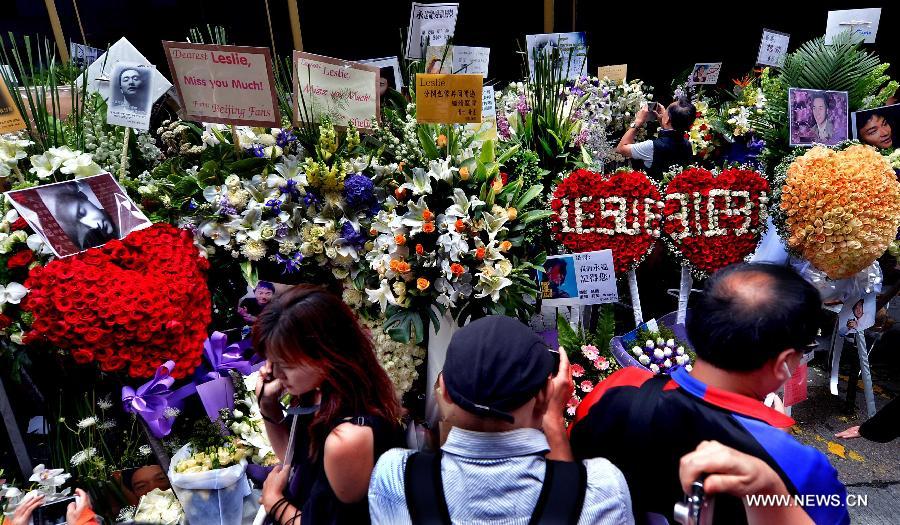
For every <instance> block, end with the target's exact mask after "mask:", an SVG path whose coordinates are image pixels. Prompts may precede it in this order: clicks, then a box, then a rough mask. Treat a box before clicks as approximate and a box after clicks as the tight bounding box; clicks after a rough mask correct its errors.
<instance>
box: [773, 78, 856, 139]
mask: <svg viewBox="0 0 900 525" xmlns="http://www.w3.org/2000/svg"><path fill="white" fill-rule="evenodd" d="M788 101H789V110H790V111H789V114H788V118H789V120H790V123H789V124H790V144H791V146H811V145H813V144H824V145H826V146H834V145H836V144H840V143H841V142H843V141H845V140H847V136H848V127H849V126H848V119H849V114H848V102H847V92H846V91H820V90H816V89H798V88H790V89H789V90H788Z"/></svg>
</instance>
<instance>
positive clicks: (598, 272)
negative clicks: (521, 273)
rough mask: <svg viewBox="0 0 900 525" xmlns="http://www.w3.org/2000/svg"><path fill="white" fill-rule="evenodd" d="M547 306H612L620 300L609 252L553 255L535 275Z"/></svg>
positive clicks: (610, 251) (611, 257)
mask: <svg viewBox="0 0 900 525" xmlns="http://www.w3.org/2000/svg"><path fill="white" fill-rule="evenodd" d="M538 281H539V284H540V290H541V298H542V299H543V304H544V305H546V306H570V305H586V304H601V303H614V302H616V301H618V300H619V293H618V290H617V289H616V272H615V265H614V264H613V256H612V250H600V251H595V252H583V253H575V254H570V255H554V256H552V257H547V260H546V262H544V274H543V275H539V276H538Z"/></svg>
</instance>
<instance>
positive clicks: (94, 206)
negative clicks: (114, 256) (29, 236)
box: [6, 173, 151, 257]
mask: <svg viewBox="0 0 900 525" xmlns="http://www.w3.org/2000/svg"><path fill="white" fill-rule="evenodd" d="M6 196H7V198H8V199H9V200H10V201H11V202H12V204H13V206H15V208H16V210H17V211H18V212H19V214H20V215H21V216H22V217H23V218H24V219H25V220H26V221H27V222H28V224H29V225H30V226H31V227H32V228H33V229H34V231H35V232H37V233H38V234H39V235H40V236H41V237H42V238H43V239H44V241H45V242H46V243H47V244H48V245H49V246H50V248H51V249H52V250H53V253H54V254H55V255H56V256H58V257H67V256H69V255H74V254H76V253H79V252H82V251H84V250H87V249H88V248H96V247H98V246H103V245H104V244H106V243H107V242H108V241H111V240H113V239H122V238H124V237H125V236H126V235H128V234H129V233H131V232H133V231H135V230H140V229H143V228H147V227H148V226H150V225H151V222H150V220H149V219H148V218H147V217H146V216H145V215H144V213H143V212H141V210H140V209H138V207H137V206H136V205H135V204H134V202H132V201H131V199H130V198H129V197H128V194H127V193H126V192H125V190H124V189H122V187H121V186H119V184H118V183H117V182H116V180H115V179H113V177H112V175H110V174H109V173H103V174H100V175H95V176H93V177H85V178H83V179H78V180H72V181H66V182H58V183H56V184H48V185H46V186H39V187H36V188H28V189H24V190H18V191H11V192H9V193H7V194H6Z"/></svg>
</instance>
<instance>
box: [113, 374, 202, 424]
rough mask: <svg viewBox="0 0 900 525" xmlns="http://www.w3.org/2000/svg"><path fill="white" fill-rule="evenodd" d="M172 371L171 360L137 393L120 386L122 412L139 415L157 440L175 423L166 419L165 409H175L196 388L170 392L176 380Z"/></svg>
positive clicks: (168, 417)
mask: <svg viewBox="0 0 900 525" xmlns="http://www.w3.org/2000/svg"><path fill="white" fill-rule="evenodd" d="M174 368H175V362H174V361H166V362H165V363H163V364H162V365H160V367H159V368H157V369H156V373H155V374H154V375H153V379H151V380H150V381H148V382H146V383H144V384H143V385H141V386H139V387H138V389H137V390H135V389H133V388H131V387H130V386H123V387H122V404H123V405H124V408H125V411H126V412H131V413H132V414H135V415H138V416H140V417H141V419H143V420H144V421H145V422H146V423H147V426H148V427H149V428H150V432H151V433H152V434H153V435H154V436H155V437H157V438H161V437H164V436H167V435H168V434H169V432H171V431H172V424H173V423H174V422H175V417H174V416H167V415H166V410H167V409H169V408H178V406H177V405H178V403H179V402H180V401H181V400H182V399H184V398H185V397H187V396H188V395H190V394H191V392H192V391H195V390H196V388H197V387H196V386H195V385H188V386H187V387H182V388H179V389H178V390H176V391H175V392H172V391H171V388H172V385H173V384H174V383H175V378H173V377H172V370H173V369H174Z"/></svg>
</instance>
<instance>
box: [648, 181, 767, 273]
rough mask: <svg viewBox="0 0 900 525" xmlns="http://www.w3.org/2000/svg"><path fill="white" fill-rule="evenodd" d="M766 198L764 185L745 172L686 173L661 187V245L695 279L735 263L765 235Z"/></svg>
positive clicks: (749, 251) (765, 185)
mask: <svg viewBox="0 0 900 525" xmlns="http://www.w3.org/2000/svg"><path fill="white" fill-rule="evenodd" d="M768 195H769V183H768V182H767V181H766V179H764V178H763V177H762V176H761V175H760V174H758V173H756V172H754V171H751V170H744V169H738V168H728V169H725V170H723V171H722V172H721V173H720V174H719V175H718V176H717V175H715V174H713V173H712V172H710V171H708V170H705V169H702V168H690V169H687V170H685V171H683V172H681V173H680V174H678V175H676V176H675V178H673V179H672V181H671V182H669V185H668V186H667V187H666V196H665V203H666V205H665V209H664V211H663V216H664V217H665V220H664V222H663V227H662V229H663V232H664V233H665V234H666V236H667V239H666V240H667V243H668V244H669V246H670V248H672V252H673V253H675V254H676V256H679V257H680V258H682V259H683V261H686V262H688V263H689V264H690V266H691V267H692V269H693V270H694V273H696V274H698V276H701V277H702V276H705V275H708V274H711V273H713V272H715V271H716V270H718V269H719V268H723V267H725V266H728V265H729V264H734V263H737V262H740V261H742V260H743V259H744V257H746V256H747V255H749V254H750V253H752V252H753V250H754V249H755V248H756V246H757V244H758V243H759V238H760V235H761V232H762V231H764V230H765V225H766V210H767V203H768ZM669 241H671V242H669Z"/></svg>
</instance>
